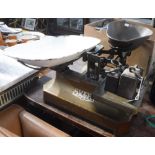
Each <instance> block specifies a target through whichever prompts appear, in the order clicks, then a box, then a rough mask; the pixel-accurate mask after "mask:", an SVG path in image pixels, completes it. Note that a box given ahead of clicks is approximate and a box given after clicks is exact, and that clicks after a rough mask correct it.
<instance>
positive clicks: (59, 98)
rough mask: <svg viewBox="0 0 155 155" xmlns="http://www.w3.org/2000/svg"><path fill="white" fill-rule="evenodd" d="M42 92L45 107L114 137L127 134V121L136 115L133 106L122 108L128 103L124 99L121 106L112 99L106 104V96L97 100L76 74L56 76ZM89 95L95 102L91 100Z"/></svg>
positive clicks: (92, 87)
mask: <svg viewBox="0 0 155 155" xmlns="http://www.w3.org/2000/svg"><path fill="white" fill-rule="evenodd" d="M43 92H44V100H45V102H46V103H47V104H49V105H54V106H56V107H58V108H61V109H63V110H65V111H67V112H69V113H72V114H74V115H76V116H78V117H80V118H82V119H85V120H87V121H89V122H92V123H93V124H95V125H98V126H100V127H102V128H104V129H107V130H108V131H111V132H113V133H115V134H116V135H122V134H124V133H126V132H127V131H128V129H129V124H130V121H131V118H132V116H133V115H134V114H135V113H136V112H137V108H136V107H134V106H125V105H126V104H128V103H124V101H125V100H123V103H124V105H123V104H117V103H116V104H115V102H114V100H113V102H110V101H108V100H109V99H110V98H109V97H108V96H109V95H108V94H107V93H105V95H100V98H99V96H98V95H99V94H98V93H97V92H98V87H97V85H96V84H94V83H92V82H88V81H86V80H84V79H83V78H82V76H81V75H80V74H77V73H76V74H75V75H74V74H73V72H72V71H67V72H65V73H57V74H56V76H55V77H54V78H53V79H52V80H50V81H49V82H47V83H46V84H45V85H44V87H43ZM96 93H97V94H98V95H97V94H96ZM92 94H93V96H94V97H95V98H99V100H93V99H92V98H91V96H92ZM95 94H96V95H95ZM83 96H84V97H83ZM115 97H116V96H115Z"/></svg>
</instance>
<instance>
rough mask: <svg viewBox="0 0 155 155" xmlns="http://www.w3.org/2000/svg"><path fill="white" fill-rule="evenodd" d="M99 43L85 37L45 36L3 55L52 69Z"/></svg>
mask: <svg viewBox="0 0 155 155" xmlns="http://www.w3.org/2000/svg"><path fill="white" fill-rule="evenodd" d="M99 43H100V40H99V39H97V38H92V37H85V36H76V35H69V36H58V37H55V36H46V37H43V38H42V39H40V40H37V41H31V42H28V43H23V44H18V45H15V46H12V47H8V48H6V49H5V50H4V55H6V56H9V57H12V58H14V59H16V60H18V61H21V62H23V63H25V64H28V65H32V66H38V67H54V66H58V65H61V64H64V63H68V62H70V61H73V60H76V59H78V58H79V57H80V56H81V54H82V53H84V52H85V51H89V50H91V49H92V48H94V47H95V46H96V45H97V44H99Z"/></svg>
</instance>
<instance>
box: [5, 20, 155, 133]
mask: <svg viewBox="0 0 155 155" xmlns="http://www.w3.org/2000/svg"><path fill="white" fill-rule="evenodd" d="M107 35H108V37H109V43H110V45H111V49H110V50H104V48H103V47H101V46H100V45H98V44H99V42H100V41H99V40H98V39H96V40H93V41H92V40H91V42H93V44H91V45H89V46H87V47H82V48H83V50H80V49H78V50H79V51H81V52H76V51H75V53H74V54H72V55H68V56H66V58H67V59H65V60H64V59H63V58H64V57H63V54H62V58H61V57H59V58H58V59H47V58H46V59H44V60H43V59H36V58H35V59H28V58H26V57H23V58H22V57H21V56H19V57H18V54H19V53H18V52H16V51H15V49H17V48H15V49H14V50H12V49H11V51H12V52H10V51H9V50H6V53H5V54H6V55H8V56H11V57H14V58H16V59H17V60H18V61H21V62H22V63H25V64H28V65H33V66H39V67H50V68H51V69H53V70H55V71H56V75H55V76H54V77H52V79H51V80H50V81H49V82H47V83H46V84H45V85H44V87H43V92H44V100H45V102H46V103H47V104H49V105H55V106H57V107H59V108H61V109H63V110H65V111H67V112H70V113H72V114H74V115H77V116H78V117H81V118H83V119H85V120H88V121H89V122H92V123H93V124H96V125H98V126H100V127H102V128H104V129H107V130H109V131H113V130H115V132H117V133H118V134H119V133H125V132H127V130H128V127H129V122H130V120H131V119H132V116H133V115H135V114H136V113H137V112H138V107H139V106H140V103H141V98H142V96H141V88H142V85H143V81H144V78H143V69H142V68H141V67H139V66H128V65H127V64H126V59H127V57H128V56H130V54H131V52H132V50H133V49H135V48H137V47H138V46H139V45H141V44H142V43H143V42H144V41H145V40H146V39H148V38H149V37H150V36H151V35H152V31H151V30H149V29H148V28H145V27H142V26H139V25H133V24H131V23H129V22H127V21H124V20H121V21H116V22H112V23H110V24H109V25H108V29H107ZM68 37H73V38H74V37H75V36H68ZM76 37H77V38H78V37H79V40H78V43H79V44H78V45H77V40H76V39H75V40H76V43H75V44H74V41H73V40H74V39H71V40H72V43H71V44H72V47H73V46H80V40H82V39H86V40H87V41H88V40H89V39H95V38H89V37H83V36H76ZM61 39H62V38H61ZM36 42H37V41H36ZM47 42H48V41H47ZM65 43H66V42H65ZM31 44H32V43H31ZM34 44H35V43H34ZM66 44H67V43H66ZM73 44H74V45H73ZM81 44H85V43H84V40H83V41H81ZM27 46H29V45H27ZM31 46H33V45H31ZM34 46H36V45H34ZM38 46H39V43H38ZM59 46H61V45H59ZM63 46H64V44H63V45H62V50H63ZM66 46H67V45H65V48H66ZM67 47H68V48H69V46H67ZM38 48H39V47H38ZM19 49H20V50H21V48H20V47H19ZM32 49H33V50H32V51H31V53H32V52H33V51H34V49H36V48H32ZM47 49H49V48H47ZM70 49H72V50H73V49H74V48H69V49H68V50H70ZM44 51H45V53H46V48H45V49H44ZM39 52H40V51H39ZM47 53H48V52H47ZM104 54H108V56H107V57H105V56H104ZM15 55H17V56H15ZM49 58H50V57H49ZM79 58H82V61H84V62H86V63H87V70H85V71H84V72H83V73H78V72H75V71H73V70H71V69H70V68H69V67H68V66H69V65H70V64H73V62H74V61H75V60H77V59H79Z"/></svg>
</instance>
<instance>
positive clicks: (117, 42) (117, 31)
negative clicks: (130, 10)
mask: <svg viewBox="0 0 155 155" xmlns="http://www.w3.org/2000/svg"><path fill="white" fill-rule="evenodd" d="M152 34H153V32H152V31H151V30H150V29H148V28H146V27H144V26H141V25H139V24H138V23H133V22H130V21H126V20H120V21H114V22H111V23H109V24H108V29H107V36H108V38H109V43H110V44H111V45H112V47H117V48H123V49H131V50H132V49H135V48H137V47H138V46H140V45H141V44H142V43H143V42H144V41H145V40H147V39H148V38H149V37H150V36H151V35H152Z"/></svg>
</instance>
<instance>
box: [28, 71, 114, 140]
mask: <svg viewBox="0 0 155 155" xmlns="http://www.w3.org/2000/svg"><path fill="white" fill-rule="evenodd" d="M52 75H53V73H52V72H49V73H48V74H47V75H46V76H44V77H42V78H41V79H39V80H38V81H36V83H35V84H34V85H33V86H32V88H31V89H30V90H29V91H28V92H27V93H25V97H26V98H27V99H28V102H29V104H31V105H33V106H34V107H37V108H40V109H42V110H44V111H46V112H47V113H50V114H52V115H54V116H55V117H57V118H59V119H61V120H63V121H64V122H67V123H71V124H73V125H74V126H76V127H78V128H79V129H81V130H83V131H84V132H86V133H89V134H90V135H92V136H108V137H110V136H114V135H113V134H112V133H109V132H107V131H105V130H104V129H102V128H100V127H98V126H95V125H93V124H91V123H89V122H87V121H85V120H83V119H81V118H79V117H76V116H74V115H72V114H70V113H67V112H65V111H63V110H61V109H58V108H57V107H55V106H51V105H48V104H46V103H45V102H44V99H43V84H45V83H46V82H47V81H49V80H50V79H51V77H52Z"/></svg>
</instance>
